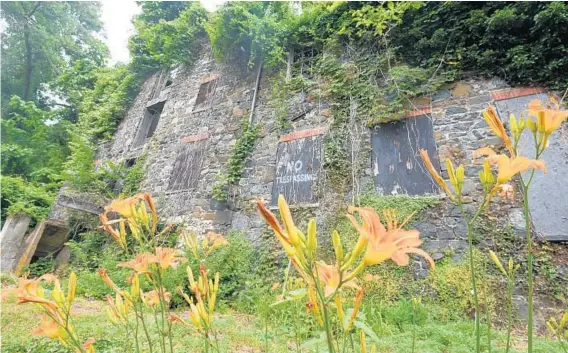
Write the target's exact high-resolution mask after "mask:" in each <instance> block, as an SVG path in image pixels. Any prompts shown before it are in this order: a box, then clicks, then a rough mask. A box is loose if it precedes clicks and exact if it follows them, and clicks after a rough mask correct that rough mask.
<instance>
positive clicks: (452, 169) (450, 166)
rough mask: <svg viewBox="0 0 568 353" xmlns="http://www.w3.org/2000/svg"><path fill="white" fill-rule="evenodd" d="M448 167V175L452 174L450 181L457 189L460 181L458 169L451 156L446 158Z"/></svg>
mask: <svg viewBox="0 0 568 353" xmlns="http://www.w3.org/2000/svg"><path fill="white" fill-rule="evenodd" d="M446 168H447V170H448V175H449V176H450V182H451V183H452V185H453V186H454V188H455V189H456V191H457V189H458V181H457V179H456V171H455V170H454V165H453V164H452V161H450V159H449V158H446Z"/></svg>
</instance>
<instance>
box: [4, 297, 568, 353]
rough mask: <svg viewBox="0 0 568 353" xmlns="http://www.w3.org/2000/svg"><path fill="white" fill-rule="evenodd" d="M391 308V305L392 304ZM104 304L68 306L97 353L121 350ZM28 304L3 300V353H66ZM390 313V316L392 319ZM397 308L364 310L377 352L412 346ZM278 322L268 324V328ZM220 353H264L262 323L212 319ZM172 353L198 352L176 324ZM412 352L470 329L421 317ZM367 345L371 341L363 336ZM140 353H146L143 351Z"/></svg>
mask: <svg viewBox="0 0 568 353" xmlns="http://www.w3.org/2000/svg"><path fill="white" fill-rule="evenodd" d="M395 305H396V304H395ZM105 306H106V303H104V302H103V301H99V300H87V299H85V298H78V299H77V300H76V303H75V304H74V307H73V312H74V314H75V317H76V320H75V323H74V324H75V327H76V329H77V331H78V333H79V335H80V336H81V337H85V338H86V337H90V336H92V337H94V338H95V339H96V340H97V346H96V348H97V352H99V353H101V352H103V353H111V352H112V353H118V352H123V351H124V349H123V347H124V345H125V344H128V342H124V340H123V338H122V333H121V332H120V331H119V330H117V328H116V327H114V326H112V324H110V323H109V322H108V320H107V318H106V314H105ZM35 310H36V309H35V308H34V307H33V306H32V305H16V304H15V303H14V301H13V300H12V301H7V302H5V303H3V305H2V330H1V333H2V346H1V351H2V352H4V353H32V352H33V353H67V351H66V350H65V349H62V348H61V347H59V346H58V344H57V343H56V342H51V341H49V340H48V339H47V338H43V337H34V336H31V335H30V331H31V330H32V329H33V328H34V327H36V326H37V325H38V323H39V318H40V316H39V315H38V314H37V311H35ZM393 312H394V315H393ZM398 315H399V314H396V310H394V311H393V309H392V308H386V309H383V308H382V309H381V312H373V313H371V311H367V322H368V323H369V324H370V326H371V327H373V330H374V331H375V332H376V333H377V335H378V336H379V337H380V338H379V342H376V343H377V348H378V350H377V351H378V352H383V353H410V352H411V346H412V325H411V324H409V323H408V322H396V320H397V319H396V317H397V316H398ZM278 324H283V323H281V322H272V326H273V325H278ZM216 325H217V327H218V328H219V331H220V334H219V340H220V346H221V352H234V353H245V352H246V353H252V352H266V351H267V350H266V349H265V343H264V337H265V331H264V327H263V325H262V323H261V320H260V319H259V318H257V317H255V316H252V315H244V314H240V313H238V312H235V311H232V310H228V311H227V312H225V313H223V314H219V315H218V316H217V322H216ZM267 334H268V338H269V346H268V351H269V352H274V353H280V352H282V353H283V352H290V351H295V350H296V349H295V345H294V343H293V339H292V337H290V336H289V333H288V334H287V330H285V329H280V328H278V327H277V328H274V327H271V328H270V329H269V331H268V333H267ZM493 335H494V336H495V339H494V341H493V346H494V350H493V352H494V353H503V352H504V351H505V349H504V342H505V341H504V334H503V333H501V332H499V333H495V332H494V333H493ZM174 337H175V352H184V353H186V352H200V347H201V345H200V342H199V340H198V339H196V335H195V334H194V333H193V332H192V331H191V330H190V329H188V328H185V327H181V326H175V330H174ZM416 337H417V345H416V353H469V352H473V350H474V342H473V340H472V339H471V338H472V337H473V326H472V324H471V323H470V322H466V321H457V322H456V321H448V322H444V323H441V322H439V321H435V320H432V319H431V317H429V316H428V315H426V316H425V317H424V319H423V320H421V321H420V324H419V325H418V326H417V335H416ZM368 342H369V343H370V342H372V340H371V339H370V338H368ZM524 350H525V344H524V342H523V339H522V338H519V337H517V338H516V339H515V340H514V346H513V349H512V350H511V353H520V352H523V351H524ZM560 351H561V348H560V346H559V344H558V343H557V342H554V341H551V340H548V339H545V338H539V339H537V340H536V345H535V353H553V352H560ZM145 352H148V351H147V350H146V351H145Z"/></svg>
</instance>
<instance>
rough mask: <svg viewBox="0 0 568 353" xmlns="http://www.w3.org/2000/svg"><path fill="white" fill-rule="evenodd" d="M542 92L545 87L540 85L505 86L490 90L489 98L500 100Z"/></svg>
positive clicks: (544, 90)
mask: <svg viewBox="0 0 568 353" xmlns="http://www.w3.org/2000/svg"><path fill="white" fill-rule="evenodd" d="M544 92H546V89H544V88H542V87H518V88H507V89H501V90H498V91H493V92H491V99H493V100H496V101H500V100H504V99H510V98H517V97H523V96H530V95H531V94H538V93H544Z"/></svg>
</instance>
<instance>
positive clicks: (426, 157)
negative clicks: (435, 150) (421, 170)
mask: <svg viewBox="0 0 568 353" xmlns="http://www.w3.org/2000/svg"><path fill="white" fill-rule="evenodd" d="M420 157H422V160H423V161H424V165H425V166H426V169H428V172H430V175H432V178H434V181H435V182H436V183H437V184H438V185H440V187H441V188H442V190H444V192H445V193H446V195H448V197H449V198H450V199H451V200H454V196H453V193H452V191H451V190H450V188H449V187H448V185H447V184H446V182H445V181H444V179H443V178H442V177H441V176H440V174H439V173H438V172H437V171H436V168H434V165H433V164H432V161H431V160H430V156H429V155H428V151H426V150H425V149H423V148H422V149H420Z"/></svg>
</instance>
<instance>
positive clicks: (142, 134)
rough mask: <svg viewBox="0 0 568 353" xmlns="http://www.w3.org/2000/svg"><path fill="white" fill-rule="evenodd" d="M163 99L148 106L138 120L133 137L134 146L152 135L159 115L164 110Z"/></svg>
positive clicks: (139, 144)
mask: <svg viewBox="0 0 568 353" xmlns="http://www.w3.org/2000/svg"><path fill="white" fill-rule="evenodd" d="M165 104H166V102H165V101H163V102H159V103H156V104H154V105H152V106H150V107H148V108H146V111H145V112H144V117H143V118H142V121H141V122H140V125H139V127H138V132H137V133H136V137H135V139H134V144H133V145H134V147H139V146H141V145H143V144H144V143H145V142H146V139H148V138H150V137H152V135H154V132H156V128H157V127H158V122H159V121H160V115H162V111H163V110H164V105H165Z"/></svg>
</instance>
